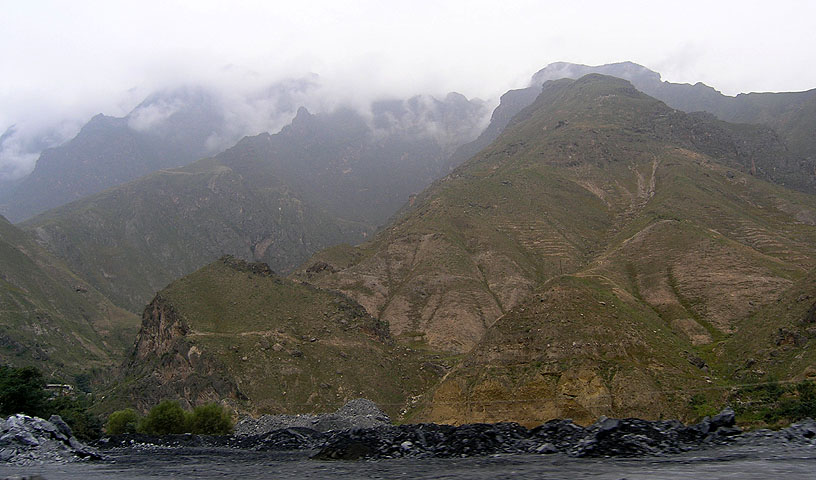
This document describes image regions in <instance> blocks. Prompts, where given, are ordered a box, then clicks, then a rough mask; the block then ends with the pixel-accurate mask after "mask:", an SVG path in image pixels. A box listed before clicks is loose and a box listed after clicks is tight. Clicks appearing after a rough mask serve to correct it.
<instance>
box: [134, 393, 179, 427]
mask: <svg viewBox="0 0 816 480" xmlns="http://www.w3.org/2000/svg"><path fill="white" fill-rule="evenodd" d="M186 427H187V418H186V415H185V412H184V410H183V409H182V408H181V405H179V404H178V402H174V401H172V400H164V401H162V402H161V403H159V404H158V405H156V406H155V407H153V408H151V409H150V412H149V413H148V414H147V416H146V417H145V418H144V419H142V421H141V422H139V427H138V431H139V433H147V434H149V435H168V434H171V433H184V432H185V431H187V428H186Z"/></svg>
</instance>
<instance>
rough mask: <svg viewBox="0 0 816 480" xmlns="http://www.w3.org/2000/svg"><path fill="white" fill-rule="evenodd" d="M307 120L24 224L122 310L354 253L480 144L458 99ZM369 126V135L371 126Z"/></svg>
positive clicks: (305, 116)
mask: <svg viewBox="0 0 816 480" xmlns="http://www.w3.org/2000/svg"><path fill="white" fill-rule="evenodd" d="M374 112H375V116H374V117H373V121H372V122H371V123H369V122H368V121H366V119H365V118H364V117H363V116H362V115H361V114H360V113H357V112H356V111H355V110H351V109H338V110H336V111H335V112H333V113H330V114H322V115H312V114H310V113H309V112H308V111H306V109H303V108H301V109H300V110H299V111H298V114H297V116H296V117H295V119H294V120H293V121H292V124H291V125H289V126H287V127H285V128H284V129H283V130H281V132H280V133H277V134H274V135H270V134H266V133H265V134H261V135H258V136H254V137H247V138H244V139H243V140H241V141H240V142H238V144H236V145H235V146H234V147H232V148H230V149H228V150H226V151H225V152H223V153H221V154H219V155H217V156H215V157H214V158H211V159H204V160H200V161H198V162H195V163H193V164H190V165H188V166H186V167H182V168H180V169H168V170H162V171H159V172H156V173H153V174H151V175H148V176H146V177H143V178H141V179H139V180H136V181H133V182H131V183H128V184H125V185H122V186H119V187H115V188H112V189H109V190H107V191H105V192H103V193H100V194H96V195H93V196H90V197H87V198H84V199H82V200H79V201H77V202H74V203H71V204H68V205H66V206H64V207H60V208H58V209H55V210H52V211H49V212H47V213H44V214H42V215H39V216H37V217H35V218H33V219H31V220H28V221H26V222H24V223H23V224H21V225H22V226H23V228H25V229H26V230H29V231H31V232H33V233H34V234H35V235H36V237H37V238H38V240H39V241H41V242H42V243H43V244H44V245H46V246H47V247H48V248H49V249H50V250H51V251H53V252H55V253H56V254H57V255H58V256H60V257H62V258H64V259H65V261H66V262H67V263H68V264H69V265H70V266H71V268H73V269H74V270H75V271H77V272H79V273H80V274H81V275H82V276H83V277H85V278H88V279H89V281H90V282H91V283H92V284H94V285H95V286H96V287H97V288H99V289H100V290H101V291H103V292H105V294H106V295H109V296H110V298H112V299H113V300H114V302H116V303H117V304H118V305H122V306H124V307H126V308H128V309H131V310H133V311H137V310H138V309H140V308H141V307H142V306H143V305H144V304H145V303H146V302H147V301H148V300H149V299H150V298H151V297H152V295H153V294H154V293H155V292H156V291H157V290H159V289H161V288H163V287H164V286H165V285H167V283H169V282H171V281H172V280H173V279H176V278H178V277H180V276H182V275H185V274H187V273H190V272H192V271H194V270H195V269H197V268H199V267H202V266H204V265H206V264H207V263H209V262H211V261H213V260H215V259H217V258H218V257H220V256H222V255H224V254H234V255H237V256H239V257H241V258H244V259H247V260H256V261H264V262H266V263H268V264H269V265H270V266H271V267H272V268H273V269H275V270H276V271H280V272H289V271H291V270H292V269H294V268H295V267H296V266H298V265H299V264H300V263H301V262H303V261H305V260H306V259H307V258H308V257H309V256H310V255H311V254H313V253H314V252H316V251H318V250H320V249H322V248H326V247H329V246H331V245H334V244H338V243H344V242H347V243H357V242H359V241H362V240H363V239H364V238H365V236H366V235H369V234H371V233H373V232H374V230H375V229H376V227H377V225H379V224H380V223H382V222H384V221H385V220H387V219H388V217H389V216H391V215H392V214H393V213H394V212H396V211H397V209H398V208H399V207H400V206H401V205H403V204H404V203H405V202H406V201H408V199H409V197H410V195H411V194H415V193H418V192H420V191H421V190H422V189H423V188H424V187H425V186H426V185H428V184H430V183H431V182H432V181H433V180H434V179H435V178H438V177H439V176H441V175H444V174H445V173H447V172H448V171H450V165H449V164H448V163H447V162H446V159H447V155H448V154H449V153H450V152H451V151H452V150H453V149H455V147H457V146H458V145H461V144H463V143H465V142H467V141H470V140H472V139H473V138H475V137H476V135H478V132H479V127H480V122H481V119H482V118H484V106H483V104H482V103H481V102H478V101H468V100H467V99H465V98H464V97H462V96H461V95H454V94H452V95H449V96H447V98H446V99H445V100H444V101H439V100H435V99H432V98H422V97H418V98H415V99H411V100H408V101H406V102H390V103H381V104H375V105H374ZM372 125H373V126H372Z"/></svg>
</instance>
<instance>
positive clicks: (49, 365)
mask: <svg viewBox="0 0 816 480" xmlns="http://www.w3.org/2000/svg"><path fill="white" fill-rule="evenodd" d="M0 265H2V269H0V363H3V364H11V365H18V366H22V365H36V366H38V367H40V368H41V369H43V370H44V371H45V373H46V374H48V375H51V374H54V375H57V376H62V377H63V378H65V377H66V376H68V377H69V378H70V376H71V375H76V374H80V373H91V372H92V371H93V370H94V369H105V368H109V367H112V366H114V365H117V364H119V363H120V362H121V361H122V359H123V356H124V353H125V351H126V348H127V347H128V346H129V345H130V343H131V342H132V338H133V335H134V334H135V333H136V330H137V329H138V319H137V318H136V316H135V315H133V314H130V313H127V312H125V311H123V310H121V309H119V308H117V307H115V306H114V305H113V304H112V303H110V301H109V300H107V299H106V298H105V297H104V296H102V295H101V294H100V293H99V292H98V291H96V290H95V289H94V288H93V287H92V286H90V285H89V284H88V283H87V282H85V281H83V280H82V279H80V278H79V277H77V276H76V275H74V274H73V273H71V272H70V271H69V270H68V268H66V266H65V265H64V264H63V263H62V262H60V261H58V260H57V259H56V258H54V257H53V256H52V255H50V254H49V253H47V252H46V251H45V250H43V249H42V248H41V247H39V246H38V245H37V244H36V243H35V242H34V241H33V240H32V239H30V238H29V237H28V235H26V234H25V233H24V232H23V231H21V230H19V229H18V228H16V227H14V226H13V225H12V224H10V223H9V222H8V221H7V220H6V219H5V218H3V217H0Z"/></svg>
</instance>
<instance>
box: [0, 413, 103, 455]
mask: <svg viewBox="0 0 816 480" xmlns="http://www.w3.org/2000/svg"><path fill="white" fill-rule="evenodd" d="M101 458H103V457H102V455H101V454H100V453H99V452H98V451H97V450H96V449H94V448H91V447H89V446H87V445H85V444H83V443H82V442H80V441H79V440H77V439H76V437H74V435H73V432H71V427H69V426H68V424H66V423H65V422H64V421H63V420H62V418H61V417H60V416H59V415H52V416H51V418H49V419H48V420H44V419H42V418H39V417H29V416H28V415H23V414H17V415H12V416H10V417H8V418H6V419H2V418H0V462H8V463H13V464H17V465H35V464H40V463H63V462H74V461H77V460H97V459H101Z"/></svg>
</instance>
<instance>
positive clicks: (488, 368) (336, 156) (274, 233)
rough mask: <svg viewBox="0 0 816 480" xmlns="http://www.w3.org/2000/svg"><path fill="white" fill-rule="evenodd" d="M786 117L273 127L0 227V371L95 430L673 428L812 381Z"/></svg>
mask: <svg viewBox="0 0 816 480" xmlns="http://www.w3.org/2000/svg"><path fill="white" fill-rule="evenodd" d="M630 82H631V83H630ZM811 93H812V91H811V92H802V93H796V94H794V93H791V94H750V95H740V96H737V97H726V96H723V95H721V94H719V92H716V91H715V90H713V89H711V88H710V87H706V86H705V85H702V84H696V85H693V86H692V85H681V84H673V83H669V82H663V81H662V80H661V79H660V75H659V74H657V73H655V72H652V71H650V70H647V69H645V68H644V67H640V66H639V65H636V64H632V63H623V64H613V65H605V66H600V67H586V66H582V65H572V64H553V65H550V66H548V67H547V68H545V69H544V70H541V71H540V72H538V73H537V74H536V75H535V76H534V77H533V80H532V82H531V84H530V86H529V87H527V88H525V89H519V90H513V91H510V92H507V93H506V94H505V95H504V96H502V99H501V103H500V104H499V106H498V107H497V108H496V109H495V110H494V111H493V115H492V118H491V120H490V123H489V124H488V125H487V126H486V127H485V121H486V120H485V119H486V107H485V103H484V102H481V101H478V100H475V99H471V100H468V99H467V98H465V97H464V96H461V95H458V94H449V95H447V96H446V97H445V98H444V99H442V100H438V99H435V98H432V97H427V96H426V97H423V96H418V97H411V98H409V99H406V100H399V101H382V102H379V103H374V104H372V105H371V106H370V112H368V113H369V115H363V114H361V113H360V112H359V111H357V110H354V109H352V108H345V107H339V108H336V109H334V110H333V111H331V112H320V113H311V112H310V111H309V110H307V109H306V108H299V109H297V110H296V112H295V113H294V114H293V115H294V117H293V119H292V120H291V123H290V124H289V125H287V126H285V127H283V129H282V130H281V131H280V132H278V133H274V134H271V133H261V134H258V135H254V136H247V137H244V138H242V139H241V140H239V141H238V142H237V143H235V145H234V146H232V147H230V148H228V149H226V150H224V151H222V152H220V153H214V152H213V154H212V155H209V153H204V152H203V151H200V150H196V151H195V152H194V153H192V154H191V155H196V156H198V157H202V156H205V157H206V158H200V159H197V160H194V159H193V158H190V157H184V158H181V157H180V156H174V157H173V158H174V159H175V160H173V161H175V162H177V163H176V164H175V165H181V166H174V164H166V165H153V166H151V167H149V168H148V170H149V172H144V173H147V175H145V176H139V175H137V174H134V175H133V176H132V178H129V179H127V180H126V181H125V180H116V181H114V180H111V182H113V183H114V184H113V185H107V184H106V186H109V187H110V188H107V189H103V188H106V187H103V186H101V185H102V184H100V186H99V190H102V191H98V192H96V193H91V194H90V195H86V194H84V193H82V192H83V191H84V190H81V189H79V190H76V196H77V199H76V200H75V201H73V202H70V203H66V204H64V205H61V206H58V207H56V208H53V209H50V210H47V211H44V212H43V213H39V214H38V215H36V216H33V217H32V218H29V219H27V220H25V221H23V222H21V223H18V224H16V225H12V224H11V223H8V222H4V223H2V224H0V227H2V229H0V239H2V242H3V243H2V244H0V245H5V246H4V247H3V251H2V252H3V257H2V260H3V266H4V268H3V273H2V277H0V279H1V280H2V281H3V282H4V283H3V284H2V287H3V288H2V290H0V295H2V297H0V298H2V300H3V301H2V304H0V305H2V314H0V319H2V323H0V327H2V329H3V330H2V331H0V333H2V337H0V338H1V339H2V344H0V353H2V357H1V358H0V359H1V360H2V361H3V363H9V364H13V365H36V366H39V367H40V368H43V369H47V370H48V371H49V373H51V374H52V375H53V376H54V378H60V379H70V378H71V377H70V376H71V375H77V374H85V375H93V376H94V378H95V383H94V387H95V388H96V389H97V391H98V392H99V394H100V397H102V396H104V399H101V400H100V401H98V402H97V403H96V405H95V408H96V409H97V410H98V412H100V413H109V412H110V411H113V410H116V409H121V408H125V407H135V408H136V409H137V410H139V411H147V410H148V409H149V408H150V407H151V406H152V405H155V404H156V403H158V401H160V400H162V399H168V398H169V399H174V400H178V401H180V402H181V403H182V404H183V405H184V406H185V407H192V406H196V405H200V404H204V403H209V402H217V403H220V404H222V405H224V406H227V407H228V408H229V409H230V410H231V411H233V412H235V413H236V414H251V415H255V416H257V415H260V414H264V413H306V412H320V411H331V410H333V409H334V408H337V407H338V406H339V405H342V404H344V403H345V402H347V401H349V400H351V399H354V398H358V397H365V398H368V399H371V400H373V401H374V402H376V403H377V404H379V405H380V406H381V407H382V408H383V409H384V410H385V411H386V412H387V413H388V414H389V415H391V416H392V418H394V419H396V420H398V421H401V422H435V423H451V424H465V423H473V422H491V423H492V422H505V421H511V422H518V423H520V424H522V425H525V426H527V427H533V426H535V425H539V424H541V423H543V422H546V421H547V420H551V419H554V418H572V419H574V420H575V421H576V422H577V423H579V424H583V425H586V424H591V423H592V422H594V421H595V420H596V419H597V418H598V417H600V416H602V415H605V416H612V417H628V416H637V417H641V418H648V419H660V418H679V419H682V420H686V421H694V420H697V419H698V417H699V411H698V410H697V409H696V408H695V405H696V404H695V402H705V403H706V404H707V405H711V406H712V408H713V406H717V407H720V406H722V405H723V404H724V403H725V402H726V401H727V399H728V395H729V390H730V389H731V388H732V387H733V386H736V385H742V384H748V383H751V382H763V381H768V380H769V379H777V380H784V381H791V382H793V381H801V380H807V379H812V378H814V377H816V370H815V369H814V365H813V355H814V346H813V338H816V333H814V331H813V330H814V327H813V324H814V322H816V320H814V318H812V317H813V316H814V315H813V309H814V308H816V307H814V306H816V300H814V298H816V284H815V283H814V272H815V271H816V189H814V185H816V170H814V163H813V149H812V147H813V146H812V145H810V143H809V140H808V139H809V135H808V133H807V132H810V131H812V128H813V127H814V125H813V120H812V117H811V116H809V115H808V111H809V109H810V103H811V100H812V97H813V96H812V94H811ZM194 103H195V102H194ZM698 110H701V111H698ZM102 120H103V119H96V120H92V121H91V123H90V124H89V126H86V129H87V130H86V129H83V131H82V132H80V135H79V136H78V137H77V139H76V140H75V142H80V141H81V139H83V138H85V137H86V136H87V135H90V129H91V126H92V124H93V123H94V122H97V123H98V122H102ZM731 122H743V123H731ZM83 132H84V133H83ZM120 134H121V132H120V133H117V134H116V135H120ZM111 135H112V134H111ZM103 138H108V137H104V136H103ZM117 138H118V137H117ZM197 138H198V137H197ZM199 140H200V138H199ZM193 143H195V142H193ZM199 143H201V142H199ZM115 145H117V144H116V143H110V144H107V147H111V146H113V147H112V148H118V147H115ZM69 147H70V148H74V147H71V146H70V145H66V147H65V148H66V149H67V148H69ZM107 147H106V148H107ZM56 154H57V152H56V151H52V153H49V154H47V155H46V154H45V153H44V154H43V155H45V156H46V157H47V156H48V155H56ZM100 155H102V153H100ZM164 155H165V154H162V156H164ZM167 155H169V154H167ZM206 155H209V156H206ZM170 156H173V155H170ZM144 158H147V157H144ZM193 160H194V161H193ZM111 161H115V158H114V159H113V160H111ZM46 164H47V162H45V163H43V167H42V168H45V166H46ZM38 168H40V166H39V164H38ZM35 172H36V170H35ZM33 175H34V174H33ZM36 175H40V174H39V173H37V174H36ZM36 175H35V176H33V177H31V178H32V179H34V178H36ZM31 181H32V182H33V181H34V180H31ZM122 181H125V183H121V182H122ZM20 185H24V183H21V184H20ZM26 188H27V187H26ZM45 188H47V187H45ZM94 188H97V187H94ZM32 191H34V190H33V187H32ZM37 208H39V207H37ZM43 208H45V207H43ZM31 212H33V213H36V212H34V210H31ZM20 216H22V214H20ZM17 218H18V219H19V217H17ZM103 377H107V378H103Z"/></svg>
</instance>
